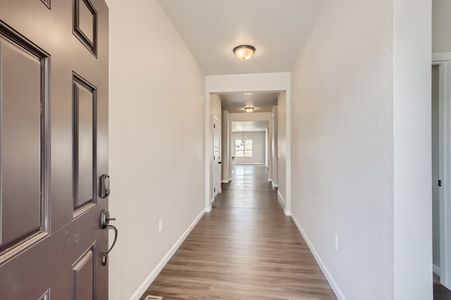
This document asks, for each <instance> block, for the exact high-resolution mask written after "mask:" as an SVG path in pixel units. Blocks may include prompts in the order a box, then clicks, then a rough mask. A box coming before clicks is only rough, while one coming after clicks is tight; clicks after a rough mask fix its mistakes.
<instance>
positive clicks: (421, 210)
mask: <svg viewBox="0 0 451 300" xmlns="http://www.w3.org/2000/svg"><path fill="white" fill-rule="evenodd" d="M394 3H395V5H394V18H393V19H394V38H393V41H394V45H393V49H394V55H393V56H394V64H393V71H394V84H393V87H394V89H393V90H394V92H393V95H394V100H393V102H394V105H393V107H394V111H393V120H394V124H393V127H394V129H393V132H394V134H393V136H394V138H393V141H394V147H393V148H394V159H393V161H394V172H393V173H394V175H395V176H394V241H395V245H394V249H395V253H394V254H395V255H394V258H395V270H394V271H395V272H394V273H395V299H412V300H414V299H425V300H429V299H432V263H431V262H432V197H431V195H432V190H431V169H432V166H431V63H432V53H431V49H432V45H431V40H432V28H431V27H432V26H431V24H432V13H431V12H432V7H431V4H432V1H431V0H395V1H394Z"/></svg>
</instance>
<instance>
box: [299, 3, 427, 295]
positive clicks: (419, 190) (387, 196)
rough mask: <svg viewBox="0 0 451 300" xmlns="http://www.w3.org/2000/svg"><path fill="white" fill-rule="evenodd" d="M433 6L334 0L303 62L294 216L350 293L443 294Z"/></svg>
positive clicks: (340, 289)
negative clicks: (436, 256)
mask: <svg viewBox="0 0 451 300" xmlns="http://www.w3.org/2000/svg"><path fill="white" fill-rule="evenodd" d="M351 7H352V9H350V8H351ZM376 12H377V13H376ZM430 12H431V7H430V0H414V1H411V0H390V1H389V0H385V1H372V0H362V1H353V0H326V2H325V3H324V6H323V8H322V11H321V13H320V15H319V17H318V19H317V21H316V23H315V25H314V26H313V28H312V30H311V32H310V36H309V37H308V39H307V41H306V43H305V45H304V47H303V49H302V50H301V53H300V55H299V57H298V60H297V63H296V65H295V67H294V69H293V77H292V78H293V82H292V99H293V100H292V115H293V118H292V119H293V122H292V124H293V128H292V145H293V150H292V159H293V173H292V176H293V179H292V182H293V184H292V187H293V191H292V195H293V199H292V210H293V215H294V216H295V219H297V220H298V222H299V223H300V226H301V227H302V229H303V231H304V234H305V236H306V237H307V239H308V240H309V241H310V242H311V246H312V248H313V249H314V252H315V254H316V255H317V258H318V259H319V260H320V262H321V264H322V266H323V269H324V270H325V271H326V274H327V276H328V277H329V279H330V281H331V283H332V285H333V286H334V288H335V290H336V292H337V293H338V295H339V296H340V297H341V298H343V299H344V298H346V299H368V300H370V299H400V300H414V299H418V300H422V299H424V300H430V299H432V279H431V274H432V269H431V261H432V255H431V244H432V237H431V232H432V228H431V223H432V220H431V189H430V175H431V173H430V172H431V164H430V162H431V161H430V134H431V133H430V132H431V127H430V124H431V120H430V64H431V57H430V52H431V50H430V49H431V44H430V41H431V36H430V32H431V30H430V24H431V16H430ZM335 235H337V236H338V237H339V249H338V250H337V251H336V250H335V247H334V239H335Z"/></svg>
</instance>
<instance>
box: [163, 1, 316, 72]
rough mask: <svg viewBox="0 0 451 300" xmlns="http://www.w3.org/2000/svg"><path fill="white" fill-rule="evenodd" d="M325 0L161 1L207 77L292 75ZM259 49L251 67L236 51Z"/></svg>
mask: <svg viewBox="0 0 451 300" xmlns="http://www.w3.org/2000/svg"><path fill="white" fill-rule="evenodd" d="M322 2H323V0H160V3H161V4H162V6H163V7H164V9H165V10H166V12H167V14H168V16H169V18H170V19H171V20H172V22H173V24H174V25H175V27H176V28H177V30H178V31H179V33H180V34H181V36H182V38H183V39H184V40H185V42H186V44H187V45H188V47H189V48H190V50H191V52H192V53H193V55H194V57H195V58H196V60H197V61H198V62H199V64H200V65H201V67H202V68H203V70H204V72H205V73H206V74H207V75H217V74H240V73H261V72H283V71H290V70H291V67H292V64H293V62H294V60H295V58H296V56H297V54H298V51H299V50H300V48H301V45H302V43H303V41H304V40H305V38H306V35H307V33H308V31H309V29H310V26H311V24H312V23H313V21H314V20H315V18H316V15H317V13H318V12H319V9H320V7H321V5H322ZM240 44H251V45H253V46H255V47H256V48H257V51H256V53H255V56H254V58H253V59H251V60H249V61H245V62H243V61H239V60H238V59H237V58H236V57H235V55H234V54H233V52H232V49H233V48H234V47H235V46H237V45H240Z"/></svg>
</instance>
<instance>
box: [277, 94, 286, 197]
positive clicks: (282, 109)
mask: <svg viewBox="0 0 451 300" xmlns="http://www.w3.org/2000/svg"><path fill="white" fill-rule="evenodd" d="M286 121H287V102H286V97H285V93H280V94H279V97H278V98H277V175H278V178H277V183H278V186H279V192H280V194H281V195H282V197H283V198H284V200H285V199H286V197H287V187H286V178H287V177H286V174H287V173H286V172H287V122H286Z"/></svg>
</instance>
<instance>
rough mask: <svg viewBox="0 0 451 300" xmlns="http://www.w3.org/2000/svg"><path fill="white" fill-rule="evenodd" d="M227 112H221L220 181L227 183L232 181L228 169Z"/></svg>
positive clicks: (228, 126)
mask: <svg viewBox="0 0 451 300" xmlns="http://www.w3.org/2000/svg"><path fill="white" fill-rule="evenodd" d="M229 115H230V114H229V112H228V111H223V112H222V181H223V182H229V181H230V180H231V179H232V172H231V168H230V163H231V162H230V157H231V155H230V133H231V132H230V121H229V120H230V117H229Z"/></svg>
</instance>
